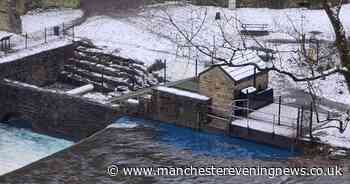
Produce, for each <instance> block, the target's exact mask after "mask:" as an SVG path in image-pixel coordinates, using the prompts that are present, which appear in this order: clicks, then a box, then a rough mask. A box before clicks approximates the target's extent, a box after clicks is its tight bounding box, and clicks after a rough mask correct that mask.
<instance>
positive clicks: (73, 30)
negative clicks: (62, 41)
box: [72, 25, 75, 42]
mask: <svg viewBox="0 0 350 184" xmlns="http://www.w3.org/2000/svg"><path fill="white" fill-rule="evenodd" d="M74 27H75V26H74V25H73V27H72V32H73V42H74V40H75V29H74Z"/></svg>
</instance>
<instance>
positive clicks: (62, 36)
mask: <svg viewBox="0 0 350 184" xmlns="http://www.w3.org/2000/svg"><path fill="white" fill-rule="evenodd" d="M74 29H75V26H74V24H73V23H70V24H61V25H57V26H52V27H46V28H44V29H43V30H39V31H35V32H30V33H22V34H19V35H13V36H12V37H11V44H10V46H9V49H7V50H6V51H2V52H1V53H0V58H1V57H6V56H8V55H11V54H14V53H17V52H20V51H23V50H26V49H32V48H36V47H40V46H43V45H45V44H50V43H53V42H57V41H60V40H72V41H73V40H75V32H74Z"/></svg>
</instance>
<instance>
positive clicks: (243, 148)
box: [116, 117, 298, 159]
mask: <svg viewBox="0 0 350 184" xmlns="http://www.w3.org/2000/svg"><path fill="white" fill-rule="evenodd" d="M116 124H117V125H118V124H119V125H120V126H117V127H119V128H122V127H125V128H131V127H133V126H144V127H148V128H153V129H154V130H155V134H156V139H157V140H156V141H159V142H161V143H165V144H168V145H172V146H174V147H175V148H177V149H183V150H190V151H191V152H192V154H195V155H205V156H214V157H225V158H230V159H287V158H289V157H293V156H296V155H297V154H298V153H293V152H291V151H290V150H286V149H280V148H276V147H272V146H268V145H264V144H258V143H255V142H251V141H246V140H243V139H238V138H233V137H230V136H226V135H224V134H220V133H207V132H197V131H194V130H192V129H190V128H182V127H177V126H175V125H172V124H166V123H161V122H155V121H146V120H142V119H136V118H130V117H124V118H121V119H118V120H117V121H116Z"/></svg>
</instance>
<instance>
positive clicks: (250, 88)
mask: <svg viewBox="0 0 350 184" xmlns="http://www.w3.org/2000/svg"><path fill="white" fill-rule="evenodd" d="M255 91H256V88H255V87H252V86H251V87H247V88H244V89H242V90H241V92H242V93H243V94H250V93H254V92H255Z"/></svg>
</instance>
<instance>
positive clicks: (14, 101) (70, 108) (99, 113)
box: [0, 81, 123, 140]
mask: <svg viewBox="0 0 350 184" xmlns="http://www.w3.org/2000/svg"><path fill="white" fill-rule="evenodd" d="M8 114H16V115H17V116H19V117H14V118H21V119H25V120H29V121H31V122H32V127H33V130H34V131H35V132H38V133H43V134H47V135H51V136H57V137H64V138H68V139H72V140H80V139H82V138H86V137H88V136H90V135H92V134H93V133H95V132H97V131H99V130H101V129H103V128H105V127H106V126H107V125H109V124H111V123H112V120H113V119H114V118H117V117H120V116H121V115H122V114H123V113H122V112H121V111H120V109H119V108H112V107H111V106H107V105H102V104H98V103H95V102H91V101H87V100H86V99H82V98H80V97H74V96H69V95H66V94H64V93H58V92H56V91H51V90H45V89H41V88H37V87H34V86H30V85H27V84H22V83H12V82H6V81H4V82H2V83H1V84H0V118H1V119H2V118H4V117H5V116H8Z"/></svg>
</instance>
